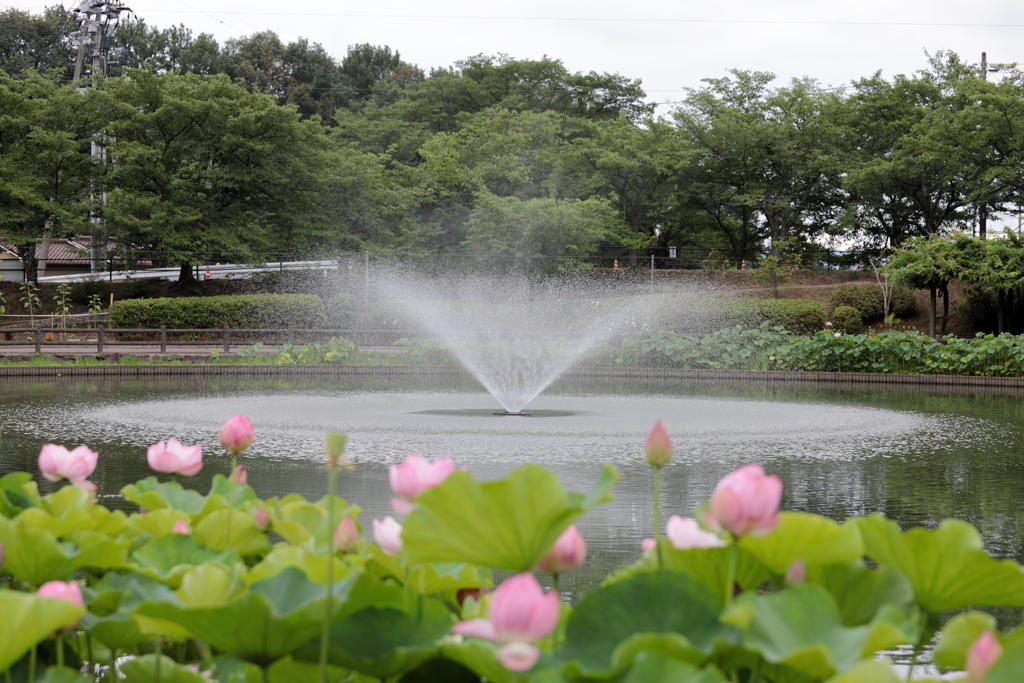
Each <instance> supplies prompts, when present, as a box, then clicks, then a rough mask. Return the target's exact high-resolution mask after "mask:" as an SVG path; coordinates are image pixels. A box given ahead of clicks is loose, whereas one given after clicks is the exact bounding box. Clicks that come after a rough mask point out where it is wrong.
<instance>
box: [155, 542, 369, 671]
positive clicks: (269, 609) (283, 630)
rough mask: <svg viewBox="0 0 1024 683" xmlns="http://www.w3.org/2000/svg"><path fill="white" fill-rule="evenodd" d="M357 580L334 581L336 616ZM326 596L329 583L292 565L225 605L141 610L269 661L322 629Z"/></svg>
mask: <svg viewBox="0 0 1024 683" xmlns="http://www.w3.org/2000/svg"><path fill="white" fill-rule="evenodd" d="M157 540H159V539H157ZM354 582H355V580H354V578H353V577H348V578H345V579H342V580H341V581H338V582H336V583H335V584H334V587H333V591H332V596H333V599H332V601H331V606H332V619H333V618H335V617H337V616H338V615H339V614H341V613H342V608H343V606H344V603H345V601H346V600H347V598H348V594H349V590H350V589H351V587H352V584H353V583H354ZM326 596H327V590H326V587H325V586H322V585H320V584H316V583H313V582H312V581H310V580H309V579H308V578H307V577H306V575H305V574H303V573H302V572H301V571H300V570H298V569H296V568H294V567H288V568H286V569H284V570H283V571H282V572H280V573H279V574H277V575H275V576H272V577H271V578H269V579H265V580H263V581H257V582H256V583H254V584H252V586H250V588H249V590H248V591H245V592H243V593H241V594H239V595H238V596H236V597H235V598H234V599H233V600H232V601H231V602H228V603H226V604H223V605H217V606H213V607H187V606H185V605H183V604H181V603H180V601H179V602H176V603H170V602H161V603H143V604H141V605H139V606H138V607H137V608H136V610H135V612H136V614H137V615H141V616H143V617H152V618H155V619H160V620H162V621H166V622H172V623H176V624H178V625H180V626H181V627H182V628H184V629H185V630H187V632H189V633H190V634H192V636H193V637H196V638H200V639H202V640H205V641H206V642H207V643H208V644H209V645H210V646H211V647H213V648H216V649H218V650H220V651H221V652H224V653H226V654H230V655H233V656H235V657H238V658H240V659H244V660H246V661H248V662H252V663H254V664H257V665H259V666H266V665H268V664H270V663H271V662H273V661H275V660H277V659H280V658H281V657H283V656H285V655H286V654H290V653H291V652H293V651H294V650H296V649H298V648H299V647H301V646H303V645H305V644H306V643H308V642H309V641H310V640H311V639H313V638H314V637H315V636H316V635H317V634H318V633H319V632H320V629H321V626H322V625H323V619H324V610H325V607H326ZM240 625H244V628H240V627H239V626H240Z"/></svg>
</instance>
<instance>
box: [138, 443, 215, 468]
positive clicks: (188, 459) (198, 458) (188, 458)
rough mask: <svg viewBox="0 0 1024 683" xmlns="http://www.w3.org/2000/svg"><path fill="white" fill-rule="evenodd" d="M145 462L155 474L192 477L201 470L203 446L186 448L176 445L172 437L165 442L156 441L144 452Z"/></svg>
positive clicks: (183, 445)
mask: <svg viewBox="0 0 1024 683" xmlns="http://www.w3.org/2000/svg"><path fill="white" fill-rule="evenodd" d="M146 460H147V461H149V466H150V467H152V468H153V469H154V470H156V471H157V472H165V473H167V474H184V475H185V476H186V477H192V476H195V475H196V474H198V473H199V470H201V469H203V446H202V444H196V445H195V446H186V445H185V444H182V443H178V440H177V439H175V438H174V437H173V436H172V437H171V438H170V439H168V440H167V443H164V442H163V441H157V442H156V443H155V444H153V445H152V446H150V447H149V449H148V450H147V451H146Z"/></svg>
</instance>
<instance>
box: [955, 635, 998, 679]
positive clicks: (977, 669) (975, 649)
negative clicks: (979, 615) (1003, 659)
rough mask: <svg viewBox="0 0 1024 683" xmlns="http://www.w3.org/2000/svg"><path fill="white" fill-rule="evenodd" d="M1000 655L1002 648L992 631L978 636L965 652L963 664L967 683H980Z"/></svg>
mask: <svg viewBox="0 0 1024 683" xmlns="http://www.w3.org/2000/svg"><path fill="white" fill-rule="evenodd" d="M1002 654H1003V648H1002V646H1001V645H1000V644H999V641H998V640H996V637H995V635H993V634H992V631H985V632H984V633H982V634H981V635H980V636H978V637H977V638H976V639H975V641H974V642H973V643H972V644H971V647H970V648H969V649H968V650H967V661H966V663H965V664H964V669H965V670H966V671H967V682H968V683H982V681H984V680H985V676H986V675H987V674H988V670H989V669H991V668H992V665H993V664H994V663H995V661H996V660H997V659H999V657H1000V656H1001V655H1002Z"/></svg>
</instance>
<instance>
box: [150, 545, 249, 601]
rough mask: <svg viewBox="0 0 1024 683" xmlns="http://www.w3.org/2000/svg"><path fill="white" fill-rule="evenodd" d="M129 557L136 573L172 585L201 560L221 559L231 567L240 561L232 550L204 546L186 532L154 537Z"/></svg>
mask: <svg viewBox="0 0 1024 683" xmlns="http://www.w3.org/2000/svg"><path fill="white" fill-rule="evenodd" d="M131 559H132V562H134V563H135V566H136V568H137V571H138V572H139V573H141V574H145V575H146V576H150V577H152V578H155V579H157V580H159V581H162V582H163V583H165V584H167V585H168V586H171V587H172V588H177V587H178V586H179V585H181V578H182V576H184V575H185V572H186V571H188V570H189V569H191V568H192V567H196V566H198V565H201V564H203V563H204V562H220V563H221V564H223V565H225V566H226V567H230V568H234V567H236V566H238V565H241V564H242V559H241V558H240V557H239V556H238V553H236V552H235V551H234V550H233V549H231V548H226V549H224V550H214V549H213V548H207V547H206V546H204V545H203V544H202V543H200V542H199V541H198V540H197V539H196V538H194V537H192V536H187V535H185V534H169V535H167V536H160V537H159V538H154V539H153V540H151V541H149V542H148V543H146V545H144V546H142V547H141V548H139V549H138V550H136V551H135V552H134V553H132V557H131Z"/></svg>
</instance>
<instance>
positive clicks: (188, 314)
mask: <svg viewBox="0 0 1024 683" xmlns="http://www.w3.org/2000/svg"><path fill="white" fill-rule="evenodd" d="M324 317H325V315H324V304H323V302H322V301H321V300H320V297H317V296H313V295H312V294H248V295H239V296H206V297H180V298H170V299H134V300H131V301H115V302H114V305H113V306H111V307H110V326H111V327H129V328H130V327H152V328H158V327H160V326H161V325H166V326H167V327H168V328H171V329H192V328H194V329H205V328H211V329H215V328H220V327H235V328H253V329H255V328H283V327H295V328H318V327H323V325H324Z"/></svg>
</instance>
